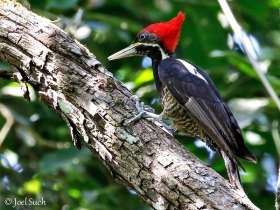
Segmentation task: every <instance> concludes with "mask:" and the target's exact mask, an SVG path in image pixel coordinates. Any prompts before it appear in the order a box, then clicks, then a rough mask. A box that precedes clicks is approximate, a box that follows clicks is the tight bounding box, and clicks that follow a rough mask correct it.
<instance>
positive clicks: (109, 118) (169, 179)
mask: <svg viewBox="0 0 280 210" xmlns="http://www.w3.org/2000/svg"><path fill="white" fill-rule="evenodd" d="M0 60H2V61H3V62H5V63H7V64H8V65H9V66H10V67H11V68H12V69H13V77H12V78H11V79H12V80H14V81H16V82H19V83H20V84H21V86H22V89H23V92H24V97H25V98H27V99H28V98H29V93H28V88H27V86H26V83H29V84H30V85H32V86H33V87H34V89H35V90H36V91H38V92H39V94H40V100H41V101H42V102H43V103H45V104H46V105H47V106H48V107H50V108H52V109H54V110H55V111H56V112H57V113H58V114H59V115H60V116H61V117H62V118H63V119H64V120H65V121H66V124H67V125H68V127H69V128H70V132H71V134H72V139H73V141H74V143H75V145H76V146H77V147H80V146H81V145H80V142H79V141H78V139H77V135H78V133H79V134H80V135H81V136H82V137H83V139H84V143H83V144H85V145H86V147H88V148H89V149H90V150H91V151H92V153H94V154H95V155H97V156H98V157H99V159H100V160H101V161H102V163H103V164H104V165H106V167H107V168H108V169H109V171H110V172H111V174H112V176H113V177H114V178H115V180H116V181H117V182H119V183H121V184H123V185H125V186H126V187H127V188H129V189H133V190H135V191H136V192H137V193H138V194H139V196H140V197H141V198H142V200H143V201H144V202H145V203H147V204H148V205H150V206H152V207H153V208H154V209H158V210H160V209H193V210H197V209H221V210H225V209H226V210H230V209H238V210H245V209H254V210H255V209H258V208H257V207H255V206H254V205H253V204H252V203H251V202H250V200H249V199H248V198H247V196H246V195H245V194H244V193H242V192H240V191H238V190H235V189H233V187H231V186H230V184H229V182H228V181H226V180H225V179H224V178H222V177H221V176H220V175H219V174H217V173H216V172H215V171H214V170H213V169H212V168H210V167H209V166H208V165H206V164H205V163H203V162H201V161H200V160H199V159H198V158H196V157H195V156H194V155H193V154H191V153H190V152H189V151H187V150H186V149H185V148H184V147H183V146H182V145H181V144H180V143H179V142H178V141H177V140H176V139H175V138H174V137H173V136H171V135H170V134H169V133H167V132H166V131H165V130H163V129H162V128H161V127H160V126H159V125H157V124H156V122H150V121H147V120H140V121H138V122H136V123H132V124H131V125H129V126H127V127H125V126H123V123H124V122H126V121H127V120H128V119H130V118H132V117H133V116H134V115H136V114H137V109H136V107H135V102H133V101H131V100H130V97H131V95H132V94H131V92H130V91H129V90H128V89H127V88H126V87H125V86H123V85H122V83H121V82H120V81H118V80H117V79H115V78H114V77H113V75H112V74H111V73H110V72H109V71H107V70H106V69H105V68H104V67H103V66H102V64H101V63H100V62H99V61H97V60H96V59H95V57H94V55H92V54H91V53H90V52H89V51H88V50H87V49H86V48H85V47H84V46H83V45H81V44H79V43H78V42H77V41H75V40H74V39H73V38H72V37H71V36H69V35H68V34H67V33H65V32H63V31H62V30H61V29H59V28H58V27H57V26H55V25H54V24H52V22H51V21H50V20H47V19H45V18H42V17H40V16H38V15H36V14H34V13H32V12H30V11H28V10H27V9H26V8H24V7H23V6H21V5H20V4H18V3H15V2H14V1H3V0H2V1H0Z"/></svg>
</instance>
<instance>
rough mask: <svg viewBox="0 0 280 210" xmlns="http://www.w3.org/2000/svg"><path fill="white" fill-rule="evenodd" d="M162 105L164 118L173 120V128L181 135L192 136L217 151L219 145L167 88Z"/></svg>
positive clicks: (163, 89) (165, 87)
mask: <svg viewBox="0 0 280 210" xmlns="http://www.w3.org/2000/svg"><path fill="white" fill-rule="evenodd" d="M161 103H162V107H163V113H162V115H163V116H166V117H168V118H170V119H171V120H173V122H174V124H173V125H172V127H173V128H176V129H177V130H178V131H179V134H181V135H191V136H194V137H196V138H198V139H201V140H202V141H204V142H205V143H206V144H207V145H209V146H210V148H211V149H213V150H214V151H217V145H216V144H215V143H214V142H213V141H212V140H211V138H210V137H209V136H208V135H207V133H205V132H204V131H203V129H202V128H200V127H199V125H198V124H197V123H196V122H195V121H194V120H193V119H192V118H191V117H190V116H189V114H188V112H187V110H186V109H185V108H184V107H183V106H181V105H180V104H179V103H178V102H177V101H176V99H175V98H174V97H173V96H172V94H171V93H170V91H169V90H168V87H167V86H163V88H162V98H161Z"/></svg>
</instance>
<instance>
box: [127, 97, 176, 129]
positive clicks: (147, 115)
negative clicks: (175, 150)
mask: <svg viewBox="0 0 280 210" xmlns="http://www.w3.org/2000/svg"><path fill="white" fill-rule="evenodd" d="M130 99H133V100H134V101H135V106H136V108H137V110H138V112H139V114H137V115H136V116H135V117H133V118H132V119H130V120H128V121H127V122H126V123H124V126H128V125H129V124H130V123H132V122H136V121H138V120H140V119H147V120H149V121H151V120H156V121H157V122H159V123H160V124H161V125H162V126H163V127H164V128H165V129H166V130H167V131H168V132H169V133H171V134H175V133H177V130H176V129H174V128H171V127H170V126H168V125H167V124H165V123H164V122H162V120H167V118H166V117H163V116H161V115H157V114H155V113H154V109H153V108H151V107H150V106H148V105H145V104H144V103H143V102H141V103H140V99H139V97H138V96H136V95H133V96H131V98H130Z"/></svg>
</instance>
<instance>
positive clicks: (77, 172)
mask: <svg viewBox="0 0 280 210" xmlns="http://www.w3.org/2000/svg"><path fill="white" fill-rule="evenodd" d="M22 2H23V3H24V5H25V6H28V4H30V8H31V10H32V11H34V12H36V13H38V14H40V15H42V16H44V17H47V18H49V19H51V20H56V19H57V17H60V18H61V20H60V21H58V22H57V24H58V25H59V26H60V27H62V28H63V29H65V30H66V31H68V32H69V33H71V34H72V35H73V36H74V37H75V38H76V39H81V38H80V37H83V38H82V40H79V41H80V42H81V43H82V44H84V45H86V46H87V47H88V48H89V50H90V51H91V52H92V53H94V54H95V55H96V56H97V59H98V60H100V61H101V62H102V63H103V65H104V66H105V67H106V68H107V69H108V70H110V71H112V73H113V74H114V75H115V76H116V77H117V78H118V79H120V80H121V81H122V82H124V83H125V84H126V85H127V86H128V87H129V88H130V90H131V91H132V92H134V93H137V94H138V95H139V96H141V100H142V101H144V102H145V103H146V104H152V106H153V108H155V109H156V112H157V113H160V112H161V107H160V105H159V102H158V100H156V99H157V97H158V96H157V93H156V91H155V87H154V82H153V77H152V70H151V69H150V68H147V69H144V68H143V67H142V65H141V63H142V59H143V58H141V57H138V58H126V59H122V60H116V61H110V62H109V61H108V60H107V57H108V56H109V55H111V54H113V53H115V52H116V51H118V50H120V49H123V48H125V47H126V46H128V45H129V44H130V43H131V42H132V41H133V39H134V37H135V35H136V34H137V33H138V31H139V30H141V29H142V28H144V27H145V26H147V25H149V24H151V23H155V22H161V21H168V20H170V19H171V18H173V17H174V16H176V14H177V13H178V12H179V11H182V12H184V13H185V14H186V20H185V22H184V23H183V28H182V32H181V37H180V42H179V45H178V47H177V50H176V57H178V58H182V59H185V60H188V61H190V62H193V63H195V64H197V65H198V66H200V67H202V68H203V69H205V70H206V72H207V73H208V74H209V75H210V77H211V78H212V79H213V81H214V83H215V84H216V86H217V88H218V89H219V91H220V93H221V95H222V97H223V98H224V99H225V101H226V102H228V103H229V105H230V106H231V108H232V109H233V111H234V113H235V115H236V117H237V119H238V121H239V123H240V125H241V126H242V128H243V134H244V136H245V138H246V143H247V146H248V147H249V148H250V149H251V150H252V151H253V153H254V154H255V155H256V156H257V158H258V163H257V164H252V163H248V162H245V161H243V162H242V163H243V164H244V167H245V168H246V170H247V173H246V174H245V173H242V174H241V179H242V180H243V182H244V189H245V192H246V193H247V194H248V196H249V198H250V199H251V200H252V202H253V203H255V204H256V205H257V206H258V207H260V208H261V209H273V208H274V191H273V187H275V181H276V179H277V170H276V165H277V163H278V161H277V160H278V157H277V150H276V147H275V142H277V141H278V142H279V141H280V140H279V120H280V114H279V110H277V108H276V106H275V104H274V103H273V101H271V99H270V98H269V97H268V94H267V92H266V91H265V89H264V87H263V85H262V83H261V82H260V79H259V78H258V76H257V75H256V73H255V72H254V71H253V69H252V67H251V65H250V63H249V62H248V60H247V58H246V57H245V56H244V55H242V54H239V53H238V52H233V51H230V50H229V49H228V46H227V36H228V33H230V32H231V30H230V29H229V28H223V27H222V26H221V24H220V21H219V19H218V14H219V13H220V12H221V10H220V8H219V5H218V3H217V1H215V0H209V1H178V0H176V1H175V0H174V1H172V0H154V1H148V0H142V1H138V0H130V1H123V0H96V1H86V0H71V1H66V0H49V1H47V0H44V1H35V0H29V1H26V0H25V1H22ZM230 3H231V8H232V9H233V12H234V14H235V15H236V18H237V20H238V21H239V22H240V24H241V25H242V26H244V27H245V29H246V30H247V31H248V32H249V33H251V34H252V35H254V36H255V37H256V38H257V40H258V41H259V43H260V45H261V56H260V59H261V61H262V62H263V63H267V64H269V65H268V69H267V77H268V79H269V82H270V83H271V85H272V86H273V88H274V89H275V90H276V92H277V94H278V95H279V94H280V71H279V69H280V68H279V64H280V56H279V55H280V38H279V37H280V33H279V31H278V29H279V17H278V7H279V4H278V1H276V0H270V1H266V2H264V1H261V0H258V1H256V0H246V1H241V0H234V1H231V2H230ZM79 8H80V9H82V10H83V11H84V13H83V17H82V21H81V22H79V21H76V20H75V19H74V16H75V14H76V13H77V11H78V9H79ZM85 29H87V30H85ZM86 31H89V33H86ZM0 69H8V67H7V65H5V64H3V63H1V62H0ZM0 103H1V104H3V105H4V106H5V107H6V108H8V110H9V112H10V115H11V116H12V118H13V119H14V125H13V126H12V127H11V129H10V131H9V133H8V135H7V136H6V138H5V141H4V142H3V144H2V145H1V148H0V153H1V164H0V171H1V182H0V192H1V196H0V208H1V209H7V206H6V205H5V204H4V199H5V198H16V199H18V200H23V199H24V198H25V197H28V198H33V199H34V200H36V199H37V200H40V199H41V198H42V197H43V198H44V199H45V200H46V206H44V205H43V206H33V207H34V209H78V208H80V209H81V208H83V209H96V210H98V209H100V210H101V209H102V210H104V209H122V210H123V209H149V207H147V206H145V205H144V204H143V203H141V202H140V198H139V197H138V196H137V195H135V194H133V193H130V192H129V191H128V190H127V189H125V188H124V187H123V186H121V185H119V184H116V183H115V181H114V180H113V178H112V177H111V175H110V174H109V172H108V170H107V169H106V168H105V167H104V166H103V165H102V164H101V163H100V161H99V160H98V159H97V158H96V157H94V156H93V155H92V154H91V153H90V152H89V151H88V150H87V149H86V148H82V150H77V149H76V148H74V147H73V146H72V145H73V143H72V142H71V137H70V133H69V131H68V128H67V127H66V125H65V122H64V121H63V120H61V119H60V118H59V117H58V115H57V114H56V113H54V112H53V111H52V110H50V109H48V108H47V107H46V106H45V105H43V104H42V102H40V101H39V100H38V95H36V94H34V97H33V100H32V102H31V103H28V102H26V101H25V100H24V99H23V97H22V96H21V90H20V88H19V86H18V85H15V83H11V82H8V81H1V82H0ZM1 112H3V110H2V109H1ZM5 123H6V119H5V117H3V115H2V114H1V115H0V127H1V128H2V127H3V126H4V124H5ZM277 134H278V136H277ZM178 139H179V140H180V141H181V142H182V143H183V144H184V145H185V146H186V147H187V148H188V149H189V150H190V151H191V152H193V153H194V154H195V155H196V156H198V157H199V158H200V159H202V160H203V161H205V162H207V163H209V164H210V165H211V167H213V168H214V169H215V170H216V171H217V172H218V173H220V174H222V175H223V176H224V177H225V178H227V175H226V171H225V167H224V163H223V160H222V158H221V157H219V156H218V155H211V158H209V153H208V152H207V150H206V149H205V147H198V146H196V145H198V144H197V141H195V143H196V144H194V141H193V140H194V139H193V138H186V137H178Z"/></svg>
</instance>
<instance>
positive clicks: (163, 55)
mask: <svg viewBox="0 0 280 210" xmlns="http://www.w3.org/2000/svg"><path fill="white" fill-rule="evenodd" d="M143 44H144V45H146V46H151V47H157V48H158V49H159V51H160V54H161V59H162V60H163V59H166V58H169V56H168V55H167V54H166V53H165V52H164V51H163V49H162V48H161V47H160V45H158V44H155V43H143Z"/></svg>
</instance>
